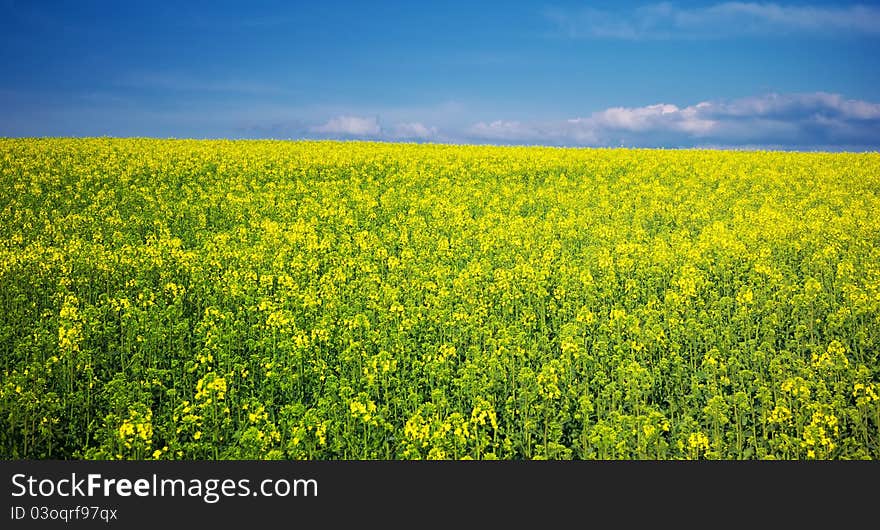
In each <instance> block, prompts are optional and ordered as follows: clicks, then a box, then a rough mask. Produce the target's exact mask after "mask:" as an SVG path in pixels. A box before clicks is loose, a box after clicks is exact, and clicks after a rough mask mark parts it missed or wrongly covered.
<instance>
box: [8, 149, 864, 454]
mask: <svg viewBox="0 0 880 530" xmlns="http://www.w3.org/2000/svg"><path fill="white" fill-rule="evenodd" d="M0 184H2V185H0V355H2V360H0V363H2V367H0V370H2V382H0V457H2V458H5V459H23V458H29V459H31V458H32V459H46V458H52V459H153V458H155V459H176V460H180V459H234V458H235V459H239V458H243V459H425V458H427V459H462V458H468V459H664V460H665V459H770V458H775V459H877V458H878V457H880V154H876V153H869V154H828V153H783V152H731V151H700V150H681V151H679V150H627V149H559V148H537V147H516V148H514V147H489V146H452V145H414V144H389V143H366V142H329V141H324V142H307V141H302V142H285V141H226V140H218V141H205V140H147V139H96V138H93V139H0Z"/></svg>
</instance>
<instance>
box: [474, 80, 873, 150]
mask: <svg viewBox="0 0 880 530" xmlns="http://www.w3.org/2000/svg"><path fill="white" fill-rule="evenodd" d="M465 135H466V136H467V137H468V138H469V139H471V140H473V141H491V142H498V143H533V144H548V145H603V146H608V145H627V146H644V147H663V146H666V147H692V146H700V145H716V146H747V145H748V146H755V145H772V146H777V147H789V148H810V147H813V146H840V147H847V148H851V147H858V146H862V147H864V148H872V149H876V148H877V147H878V146H880V104H877V103H870V102H866V101H861V100H852V99H845V98H843V97H842V96H840V95H839V94H828V93H824V92H816V93H809V94H768V95H764V96H758V97H749V98H742V99H736V100H732V101H704V102H700V103H696V104H694V105H689V106H686V107H678V106H676V105H672V104H668V103H659V104H653V105H647V106H643V107H612V108H608V109H605V110H601V111H598V112H593V113H592V114H590V115H589V116H586V117H578V118H571V119H568V120H559V121H551V122H543V123H523V122H519V121H505V120H497V121H491V122H478V123H476V124H474V125H472V126H470V127H469V128H468V129H467V130H466V131H465Z"/></svg>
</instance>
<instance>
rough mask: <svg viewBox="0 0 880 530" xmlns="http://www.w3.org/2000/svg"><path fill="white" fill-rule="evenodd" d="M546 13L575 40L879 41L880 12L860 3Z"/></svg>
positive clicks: (670, 6)
mask: <svg viewBox="0 0 880 530" xmlns="http://www.w3.org/2000/svg"><path fill="white" fill-rule="evenodd" d="M545 14H546V16H547V18H548V19H549V20H550V21H551V22H552V23H553V24H554V25H555V26H556V27H557V29H558V30H559V31H560V32H562V33H563V34H565V35H567V36H569V37H572V38H591V39H632V40H635V39H673V38H685V39H692V38H721V37H733V36H738V35H770V36H773V35H784V34H792V33H808V34H817V35H831V34H841V35H848V34H852V33H859V34H866V35H875V36H880V8H877V7H874V6H864V5H858V4H854V5H847V6H839V5H780V4H776V3H763V2H761V3H759V2H724V3H718V4H714V5H709V6H705V7H678V6H676V5H675V4H673V3H669V2H661V3H655V4H649V5H645V6H641V7H637V8H635V9H631V10H627V11H611V10H599V9H593V8H586V9H580V10H572V9H551V10H548V11H547V12H546V13H545Z"/></svg>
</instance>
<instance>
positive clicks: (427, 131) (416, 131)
mask: <svg viewBox="0 0 880 530" xmlns="http://www.w3.org/2000/svg"><path fill="white" fill-rule="evenodd" d="M387 134H388V136H389V137H391V138H398V139H415V140H428V139H430V138H434V137H435V136H437V128H436V127H428V126H426V125H424V124H422V123H419V122H406V123H397V124H395V125H394V127H392V128H391V130H390V131H388V133H387Z"/></svg>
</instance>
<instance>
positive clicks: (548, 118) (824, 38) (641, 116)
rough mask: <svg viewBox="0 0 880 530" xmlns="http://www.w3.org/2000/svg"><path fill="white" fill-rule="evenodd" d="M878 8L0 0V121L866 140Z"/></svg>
mask: <svg viewBox="0 0 880 530" xmlns="http://www.w3.org/2000/svg"><path fill="white" fill-rule="evenodd" d="M877 49H880V7H878V6H875V5H871V4H866V3H863V4H858V3H841V2H821V1H819V0H814V1H810V2H785V3H783V2H780V3H763V2H755V3H753V2H694V1H682V2H672V3H670V2H625V1H620V2H571V1H555V2H554V1H550V2H546V3H545V2H536V1H528V2H517V1H514V0H508V1H504V2H494V1H485V2H463V1H456V0H452V1H444V2H436V3H433V4H428V3H426V2H378V1H377V2H362V1H361V2H341V1H332V0H325V1H322V2H320V3H317V2H315V3H299V2H262V1H257V0H253V1H249V2H222V1H213V2H179V1H178V2H162V1H154V2H149V3H147V2H145V3H134V2H67V3H61V2H37V1H18V0H0V60H2V64H3V68H2V69H0V70H2V71H0V136H156V137H178V138H179V137H196V138H203V137H205V138H216V137H229V138H263V137H271V138H342V139H377V140H395V141H432V142H454V143H495V144H507V143H512V144H542V145H598V146H617V145H626V146H647V147H691V146H698V147H702V146H709V147H746V148H754V147H770V148H793V149H833V150H840V149H847V150H860V151H863V150H877V148H878V146H880V68H878V57H880V55H878V54H877V52H876V51H875V50H877Z"/></svg>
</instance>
